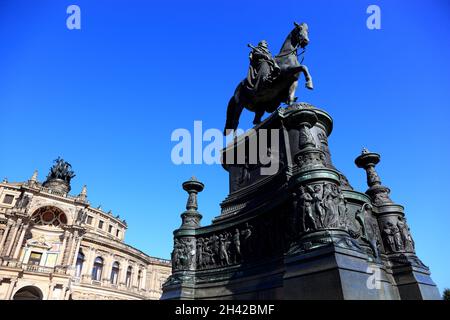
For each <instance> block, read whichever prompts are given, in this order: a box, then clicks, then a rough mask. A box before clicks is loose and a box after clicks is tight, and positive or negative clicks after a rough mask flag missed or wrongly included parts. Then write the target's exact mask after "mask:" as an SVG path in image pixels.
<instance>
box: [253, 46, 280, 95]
mask: <svg viewBox="0 0 450 320" xmlns="http://www.w3.org/2000/svg"><path fill="white" fill-rule="evenodd" d="M248 46H249V47H250V48H252V51H251V52H250V56H249V58H250V67H249V69H248V73H247V79H246V86H247V88H248V89H250V90H252V91H253V92H254V93H258V91H259V89H261V88H264V87H265V86H266V85H267V84H268V83H270V82H272V81H273V80H274V79H275V78H276V77H277V76H278V75H279V74H280V67H279V66H278V64H277V63H276V62H275V59H274V58H273V57H272V54H271V53H270V51H269V48H268V45H267V41H265V40H262V41H261V42H259V43H258V46H256V47H254V46H252V45H250V44H249V45H248Z"/></svg>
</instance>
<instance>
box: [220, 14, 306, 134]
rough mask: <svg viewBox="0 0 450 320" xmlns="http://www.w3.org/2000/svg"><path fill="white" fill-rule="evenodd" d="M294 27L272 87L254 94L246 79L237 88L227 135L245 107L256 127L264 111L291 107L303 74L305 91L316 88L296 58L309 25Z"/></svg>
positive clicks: (232, 102) (278, 60) (278, 56)
mask: <svg viewBox="0 0 450 320" xmlns="http://www.w3.org/2000/svg"><path fill="white" fill-rule="evenodd" d="M294 25H295V28H294V29H293V30H292V31H291V32H290V33H289V35H288V36H287V38H286V40H285V41H284V43H283V46H282V47H281V50H280V53H279V54H278V55H277V56H275V57H274V58H275V61H276V62H277V64H278V66H279V67H280V69H281V70H280V74H279V75H278V76H277V77H276V78H275V79H274V80H273V82H272V83H271V84H270V86H269V87H266V88H264V89H263V90H259V92H253V91H252V90H250V89H248V88H247V87H246V85H245V81H246V80H245V79H244V80H243V81H241V82H240V83H239V85H238V86H237V88H236V90H235V92H234V95H233V97H231V99H230V102H229V103H228V108H227V120H226V124H225V129H224V133H225V134H229V133H231V131H230V130H233V132H235V130H236V129H237V127H238V124H239V118H240V116H241V113H242V110H243V109H244V107H245V108H246V109H248V110H250V111H253V112H255V118H254V120H253V124H255V125H256V124H259V123H260V122H261V118H262V116H263V115H264V113H265V112H269V113H271V112H274V111H275V110H276V109H277V108H278V106H279V105H280V104H281V103H283V102H284V103H287V104H291V103H293V102H294V101H295V99H296V98H295V90H296V89H297V85H298V79H299V76H300V73H303V74H304V75H305V80H306V85H305V86H306V88H308V89H313V84H312V79H311V75H310V74H309V71H308V68H307V67H306V66H304V65H301V64H300V63H299V61H298V58H297V49H298V48H302V49H304V48H305V47H306V46H307V45H308V43H309V38H308V26H307V24H306V23H301V24H298V23H296V22H294Z"/></svg>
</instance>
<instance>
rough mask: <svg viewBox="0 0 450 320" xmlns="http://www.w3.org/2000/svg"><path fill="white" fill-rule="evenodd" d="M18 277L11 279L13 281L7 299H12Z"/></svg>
mask: <svg viewBox="0 0 450 320" xmlns="http://www.w3.org/2000/svg"><path fill="white" fill-rule="evenodd" d="M16 283H17V279H11V283H10V284H9V287H8V291H7V292H6V296H5V300H11V298H12V293H13V291H14V287H15V286H16Z"/></svg>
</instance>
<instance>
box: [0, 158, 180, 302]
mask: <svg viewBox="0 0 450 320" xmlns="http://www.w3.org/2000/svg"><path fill="white" fill-rule="evenodd" d="M72 177H74V174H73V171H72V170H71V166H70V164H68V163H67V162H65V161H64V160H62V159H58V160H56V161H55V164H54V166H53V167H52V168H51V170H50V173H49V175H48V177H47V180H46V181H45V182H43V183H40V182H39V181H38V179H37V172H35V173H34V174H33V176H32V177H31V178H30V180H28V181H26V182H23V183H9V182H8V181H7V180H6V179H5V180H4V181H3V182H2V183H0V299H4V300H8V299H13V300H21V299H22V300H23V299H35V300H55V299H56V300H68V299H74V300H79V299H89V300H106V299H107V300H116V299H126V300H142V299H159V298H160V296H161V286H162V284H163V283H164V281H165V280H166V279H167V277H168V276H169V275H170V273H171V265H170V262H169V261H168V260H164V259H159V258H154V257H150V256H148V255H147V254H145V253H143V252H141V251H139V250H138V249H135V248H133V247H131V246H129V245H127V244H125V242H124V237H125V232H126V230H127V224H126V222H125V220H121V219H120V218H119V216H113V214H112V213H111V212H104V211H103V210H102V209H101V208H100V207H99V208H93V207H91V206H90V204H89V201H88V200H87V189H86V187H83V189H82V190H81V192H80V193H79V194H78V195H76V196H73V195H71V194H70V193H69V192H70V189H71V187H70V180H71V178H72Z"/></svg>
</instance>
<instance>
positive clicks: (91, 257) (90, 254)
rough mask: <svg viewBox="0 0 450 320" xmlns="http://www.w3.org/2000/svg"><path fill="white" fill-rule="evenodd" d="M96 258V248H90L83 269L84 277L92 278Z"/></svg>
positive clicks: (82, 274)
mask: <svg viewBox="0 0 450 320" xmlns="http://www.w3.org/2000/svg"><path fill="white" fill-rule="evenodd" d="M94 259H95V249H94V248H89V252H88V254H87V256H86V261H85V262H84V263H83V269H82V270H81V276H82V277H83V278H90V277H91V272H92V266H93V261H94Z"/></svg>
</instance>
